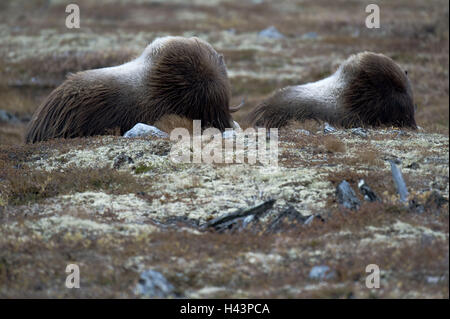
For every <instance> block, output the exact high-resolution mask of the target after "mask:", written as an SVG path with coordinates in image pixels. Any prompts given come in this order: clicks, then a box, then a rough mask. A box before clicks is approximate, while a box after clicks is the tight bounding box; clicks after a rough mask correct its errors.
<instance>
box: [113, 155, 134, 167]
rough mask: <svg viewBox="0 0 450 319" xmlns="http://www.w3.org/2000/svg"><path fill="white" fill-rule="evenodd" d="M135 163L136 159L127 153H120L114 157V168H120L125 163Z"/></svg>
mask: <svg viewBox="0 0 450 319" xmlns="http://www.w3.org/2000/svg"><path fill="white" fill-rule="evenodd" d="M125 163H127V164H133V163H134V161H133V159H132V158H131V157H130V156H128V155H126V154H125V153H121V154H120V155H118V156H117V157H116V158H115V159H114V165H113V168H115V169H119V168H121V167H122V165H123V164H125Z"/></svg>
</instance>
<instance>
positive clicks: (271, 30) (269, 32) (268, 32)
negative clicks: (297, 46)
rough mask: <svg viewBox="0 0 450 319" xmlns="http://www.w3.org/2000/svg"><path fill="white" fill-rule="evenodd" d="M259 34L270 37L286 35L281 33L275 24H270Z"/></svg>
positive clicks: (278, 37)
mask: <svg viewBox="0 0 450 319" xmlns="http://www.w3.org/2000/svg"><path fill="white" fill-rule="evenodd" d="M259 36H260V37H263V38H270V39H283V38H284V35H283V34H281V33H280V32H279V31H278V30H277V28H275V27H274V26H270V27H268V28H267V29H264V30H262V31H260V32H259Z"/></svg>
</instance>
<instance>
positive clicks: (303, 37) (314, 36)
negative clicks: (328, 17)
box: [302, 32, 319, 40]
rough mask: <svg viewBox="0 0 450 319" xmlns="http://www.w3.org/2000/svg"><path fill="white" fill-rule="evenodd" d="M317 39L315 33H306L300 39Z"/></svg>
mask: <svg viewBox="0 0 450 319" xmlns="http://www.w3.org/2000/svg"><path fill="white" fill-rule="evenodd" d="M318 37H319V36H318V34H317V32H308V33H305V34H304V35H303V36H302V39H307V40H314V39H317V38H318Z"/></svg>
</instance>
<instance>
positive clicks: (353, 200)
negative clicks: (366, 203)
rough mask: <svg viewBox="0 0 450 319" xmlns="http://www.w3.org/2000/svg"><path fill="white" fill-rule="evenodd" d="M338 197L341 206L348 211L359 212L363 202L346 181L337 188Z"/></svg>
mask: <svg viewBox="0 0 450 319" xmlns="http://www.w3.org/2000/svg"><path fill="white" fill-rule="evenodd" d="M336 196H337V199H338V202H339V204H341V205H342V206H344V207H345V208H348V209H353V210H357V209H359V206H361V202H360V201H359V199H358V197H356V194H355V191H354V190H353V189H352V188H351V186H350V184H349V183H347V181H346V180H343V181H342V182H341V183H340V184H339V185H338V187H337V188H336Z"/></svg>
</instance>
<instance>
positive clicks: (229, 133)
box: [222, 130, 236, 138]
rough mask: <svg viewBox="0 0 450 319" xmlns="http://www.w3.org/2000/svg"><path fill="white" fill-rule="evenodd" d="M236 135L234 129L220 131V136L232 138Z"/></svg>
mask: <svg viewBox="0 0 450 319" xmlns="http://www.w3.org/2000/svg"><path fill="white" fill-rule="evenodd" d="M235 136H236V131H235V130H226V131H225V132H223V133H222V138H233V137H235Z"/></svg>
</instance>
